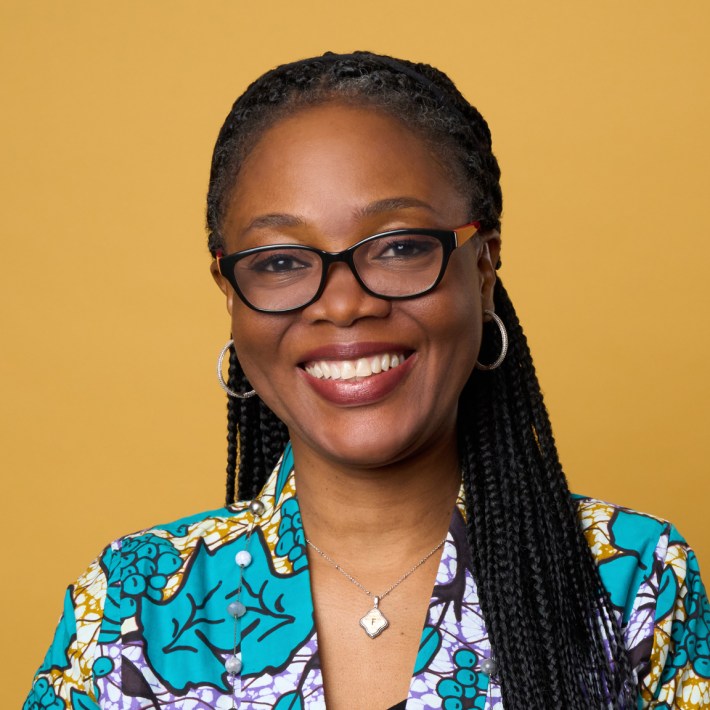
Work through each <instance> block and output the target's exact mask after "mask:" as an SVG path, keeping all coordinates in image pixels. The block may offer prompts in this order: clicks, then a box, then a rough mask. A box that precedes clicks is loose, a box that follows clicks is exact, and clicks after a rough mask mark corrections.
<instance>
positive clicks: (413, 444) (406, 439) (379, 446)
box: [304, 424, 425, 469]
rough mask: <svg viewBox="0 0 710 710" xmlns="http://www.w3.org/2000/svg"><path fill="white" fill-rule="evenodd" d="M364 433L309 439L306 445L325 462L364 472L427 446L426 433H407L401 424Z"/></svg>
mask: <svg viewBox="0 0 710 710" xmlns="http://www.w3.org/2000/svg"><path fill="white" fill-rule="evenodd" d="M363 429H364V430H359V431H358V430H355V431H353V430H351V431H349V432H348V433H347V434H340V435H338V436H333V435H325V436H318V437H317V438H313V437H310V436H309V437H308V440H307V441H305V442H304V443H305V444H306V446H308V448H309V449H311V451H320V452H321V456H322V457H323V458H327V459H329V460H331V461H333V463H337V464H340V465H343V466H348V467H353V468H362V469H373V468H380V467H382V466H387V465H390V464H393V463H396V462H398V461H401V460H402V459H403V458H406V457H407V456H409V455H411V454H412V453H414V452H415V451H417V450H418V449H420V448H422V446H425V442H424V439H425V437H424V436H423V432H421V431H418V432H414V431H412V430H411V429H410V430H409V431H405V430H404V428H403V427H402V426H401V425H399V424H398V425H396V426H395V425H390V426H389V427H388V426H386V425H382V424H380V425H378V426H374V425H370V426H369V427H365V428H363ZM324 433H325V432H324ZM385 433H386V434H387V435H384V434H385Z"/></svg>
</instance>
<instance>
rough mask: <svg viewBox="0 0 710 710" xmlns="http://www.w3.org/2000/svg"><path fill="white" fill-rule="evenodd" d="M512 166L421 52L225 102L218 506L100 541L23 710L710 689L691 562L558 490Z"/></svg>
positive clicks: (700, 695) (216, 208)
mask: <svg viewBox="0 0 710 710" xmlns="http://www.w3.org/2000/svg"><path fill="white" fill-rule="evenodd" d="M499 175H500V171H499V169H498V164H497V162H496V159H495V157H494V156H493V153H492V151H491V139H490V133H489V130H488V127H487V125H486V123H485V121H484V120H483V118H482V117H481V116H480V114H479V113H478V112H477V111H476V110H475V109H474V108H473V107H472V106H470V105H469V104H468V103H467V102H466V101H465V99H464V98H463V97H462V96H461V95H460V94H459V92H458V91H457V90H456V88H455V87H454V85H453V84H452V83H451V81H450V80H449V79H448V78H447V77H446V76H444V75H443V74H442V73H441V72H439V71H437V70H435V69H433V68H431V67H429V66H427V65H422V64H412V63H409V62H405V61H401V60H394V59H392V58H389V57H384V56H379V55H374V54H370V53H364V52H359V53H356V54H354V55H334V54H327V55H324V56H323V57H316V58H313V59H308V60H304V61H300V62H296V63H294V64H291V65H286V66H283V67H279V68H277V69H275V70H274V71H272V72H269V73H267V74H266V75H264V76H263V77H261V78H260V79H258V80H257V81H256V82H255V83H254V84H252V85H251V86H250V87H249V89H248V90H247V91H246V92H245V94H244V95H243V96H241V97H240V98H239V99H238V100H237V102H236V103H235V105H234V107H233V109H232V111H231V113H230V115H229V116H228V117H227V120H226V122H225V124H224V126H223V128H222V130H221V132H220V135H219V138H218V140H217V145H216V147H215V152H214V156H213V162H212V173H211V178H210V187H209V194H208V209H207V222H208V230H209V247H210V251H211V253H212V256H213V257H214V260H213V262H212V266H211V269H212V275H213V276H214V278H215V280H216V282H217V284H218V285H219V287H220V288H221V290H222V291H223V293H224V294H225V296H226V301H227V308H228V311H229V313H230V317H231V332H232V339H233V341H232V340H231V339H230V341H229V342H228V343H227V345H226V346H225V348H224V349H223V351H222V356H221V357H220V359H219V363H218V369H220V368H221V365H222V357H223V356H224V355H225V353H226V352H227V351H229V354H230V363H229V377H228V381H227V382H224V381H223V380H222V384H223V386H224V387H225V389H226V391H227V393H228V396H229V406H228V432H229V433H228V442H229V448H228V450H229V454H228V479H227V507H226V508H222V509H219V510H216V511H211V512H208V513H202V514H199V515H196V516H193V517H191V518H187V519H184V520H180V521H178V522H176V523H172V524H170V525H164V526H159V527H156V528H152V529H150V530H146V531H142V532H140V533H137V534H134V535H129V536H127V537H125V538H122V539H120V540H118V541H116V542H114V543H113V544H112V545H110V546H109V547H108V548H107V549H106V551H105V552H104V554H103V555H102V556H101V558H100V559H99V560H97V561H96V562H95V563H94V564H93V565H92V566H91V567H90V568H89V570H88V571H87V572H86V573H85V574H84V575H82V577H80V578H79V581H78V582H77V584H76V585H74V586H72V587H70V589H69V591H68V593H67V599H66V605H65V613H64V616H63V619H62V621H61V622H60V626H59V629H58V632H57V636H56V638H55V641H54V643H53V645H52V647H51V649H50V651H49V654H48V655H47V658H46V659H45V662H44V664H43V666H42V668H40V670H39V672H38V675H37V678H36V680H35V684H34V687H33V690H32V692H31V694H30V696H29V698H28V700H27V703H26V705H25V707H26V708H64V707H77V708H96V707H99V708H113V707H116V708H119V707H120V708H178V707H179V708H188V707H189V708H232V707H240V708H262V707H275V708H279V709H280V710H283V709H284V708H316V707H324V706H325V704H326V702H327V706H328V708H335V709H336V710H338V709H340V708H372V709H373V710H383V709H385V708H391V707H397V708H402V707H405V703H406V707H407V708H409V709H410V710H411V708H438V707H444V708H447V709H451V708H501V707H505V708H531V707H532V708H606V707H636V706H641V707H646V706H655V707H681V708H700V707H707V706H708V705H710V687H709V685H708V678H709V677H710V659H709V658H708V645H707V637H708V618H709V616H710V610H709V608H708V602H707V597H706V595H705V592H704V590H703V587H702V583H701V581H700V578H699V573H698V567H697V561H696V559H695V556H694V555H693V553H692V551H691V550H690V548H689V547H688V545H687V544H686V542H685V541H684V540H683V539H682V538H681V537H680V536H679V535H678V533H677V532H676V531H675V529H674V528H673V527H672V526H670V525H668V524H667V523H665V522H663V521H660V520H657V519H655V518H652V517H649V516H646V515H642V514H639V513H634V512H632V511H629V510H625V509H622V508H619V507H615V506H612V505H609V504H606V503H601V502H599V501H594V500H590V499H585V498H579V497H573V496H571V495H570V493H569V491H568V489H567V485H566V482H565V478H564V475H563V473H562V470H561V468H560V464H559V461H558V457H557V453H556V450H555V444H554V440H553V437H552V433H551V429H550V424H549V421H548V418H547V414H546V411H545V408H544V405H543V402H542V396H541V394H540V388H539V386H538V383H537V380H536V377H535V372H534V369H533V365H532V361H531V358H530V354H529V351H528V348H527V345H526V341H525V337H524V335H523V333H522V330H521V328H520V325H519V323H518V320H517V317H516V315H515V311H514V309H513V307H512V305H511V303H510V300H509V299H508V296H507V294H506V292H505V290H504V288H503V286H502V284H501V282H500V280H499V279H497V277H496V268H497V267H498V266H499V264H500V261H499V254H500V233H499V229H500V215H501V209H502V199H501V192H500V186H499ZM221 378H222V375H221V369H220V379H221ZM272 470H273V473H272ZM237 482H238V487H239V491H238V496H237V497H236V500H237V502H235V487H236V484H237ZM296 490H297V491H298V494H297V495H296ZM432 589H433V591H432Z"/></svg>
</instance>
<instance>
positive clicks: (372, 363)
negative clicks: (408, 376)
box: [303, 351, 412, 380]
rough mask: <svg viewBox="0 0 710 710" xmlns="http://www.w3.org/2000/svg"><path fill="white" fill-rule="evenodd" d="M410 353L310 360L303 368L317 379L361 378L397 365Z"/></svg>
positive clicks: (387, 353) (377, 373)
mask: <svg viewBox="0 0 710 710" xmlns="http://www.w3.org/2000/svg"><path fill="white" fill-rule="evenodd" d="M411 354H412V353H411V352H409V353H406V352H401V351H400V352H386V353H378V354H377V355H371V356H370V357H360V358H357V359H354V360H311V361H309V362H306V363H304V365H303V369H304V370H305V371H306V372H307V373H308V374H309V375H310V376H311V377H315V378H317V379H319V380H354V379H358V380H362V379H364V378H367V377H372V376H373V375H379V374H380V373H382V372H387V371H388V370H392V369H394V368H395V367H399V366H400V365H401V364H402V363H403V362H404V361H405V360H406V359H407V358H408V357H409V356H410V355H411Z"/></svg>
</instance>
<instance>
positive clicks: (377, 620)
mask: <svg viewBox="0 0 710 710" xmlns="http://www.w3.org/2000/svg"><path fill="white" fill-rule="evenodd" d="M389 625H390V622H389V621H387V619H386V618H385V615H384V614H383V613H382V612H381V611H380V610H379V609H378V608H377V607H373V608H372V609H370V611H368V612H367V614H365V616H363V617H362V619H360V626H362V628H363V629H365V633H366V634H367V635H368V636H369V637H370V638H371V639H374V638H375V637H376V636H379V635H380V634H381V633H382V632H383V631H384V630H385V629H386V628H387V627H388V626H389Z"/></svg>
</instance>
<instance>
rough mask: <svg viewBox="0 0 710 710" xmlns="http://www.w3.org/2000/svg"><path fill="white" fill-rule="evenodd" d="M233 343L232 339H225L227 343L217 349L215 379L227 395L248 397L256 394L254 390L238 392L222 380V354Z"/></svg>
mask: <svg viewBox="0 0 710 710" xmlns="http://www.w3.org/2000/svg"><path fill="white" fill-rule="evenodd" d="M232 345H234V341H233V340H229V341H227V344H226V345H225V346H224V347H223V348H222V349H221V350H220V351H219V357H218V358H217V380H218V381H219V385H220V387H221V388H222V389H223V390H224V391H225V392H226V393H227V395H229V396H230V397H236V398H237V399H249V397H253V396H254V395H255V394H256V390H250V391H249V392H245V393H244V394H239V392H235V391H234V390H233V389H230V388H229V385H228V384H227V383H226V382H225V381H224V376H223V375H222V362H224V356H225V355H226V354H227V350H229V348H231V347H232Z"/></svg>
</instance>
